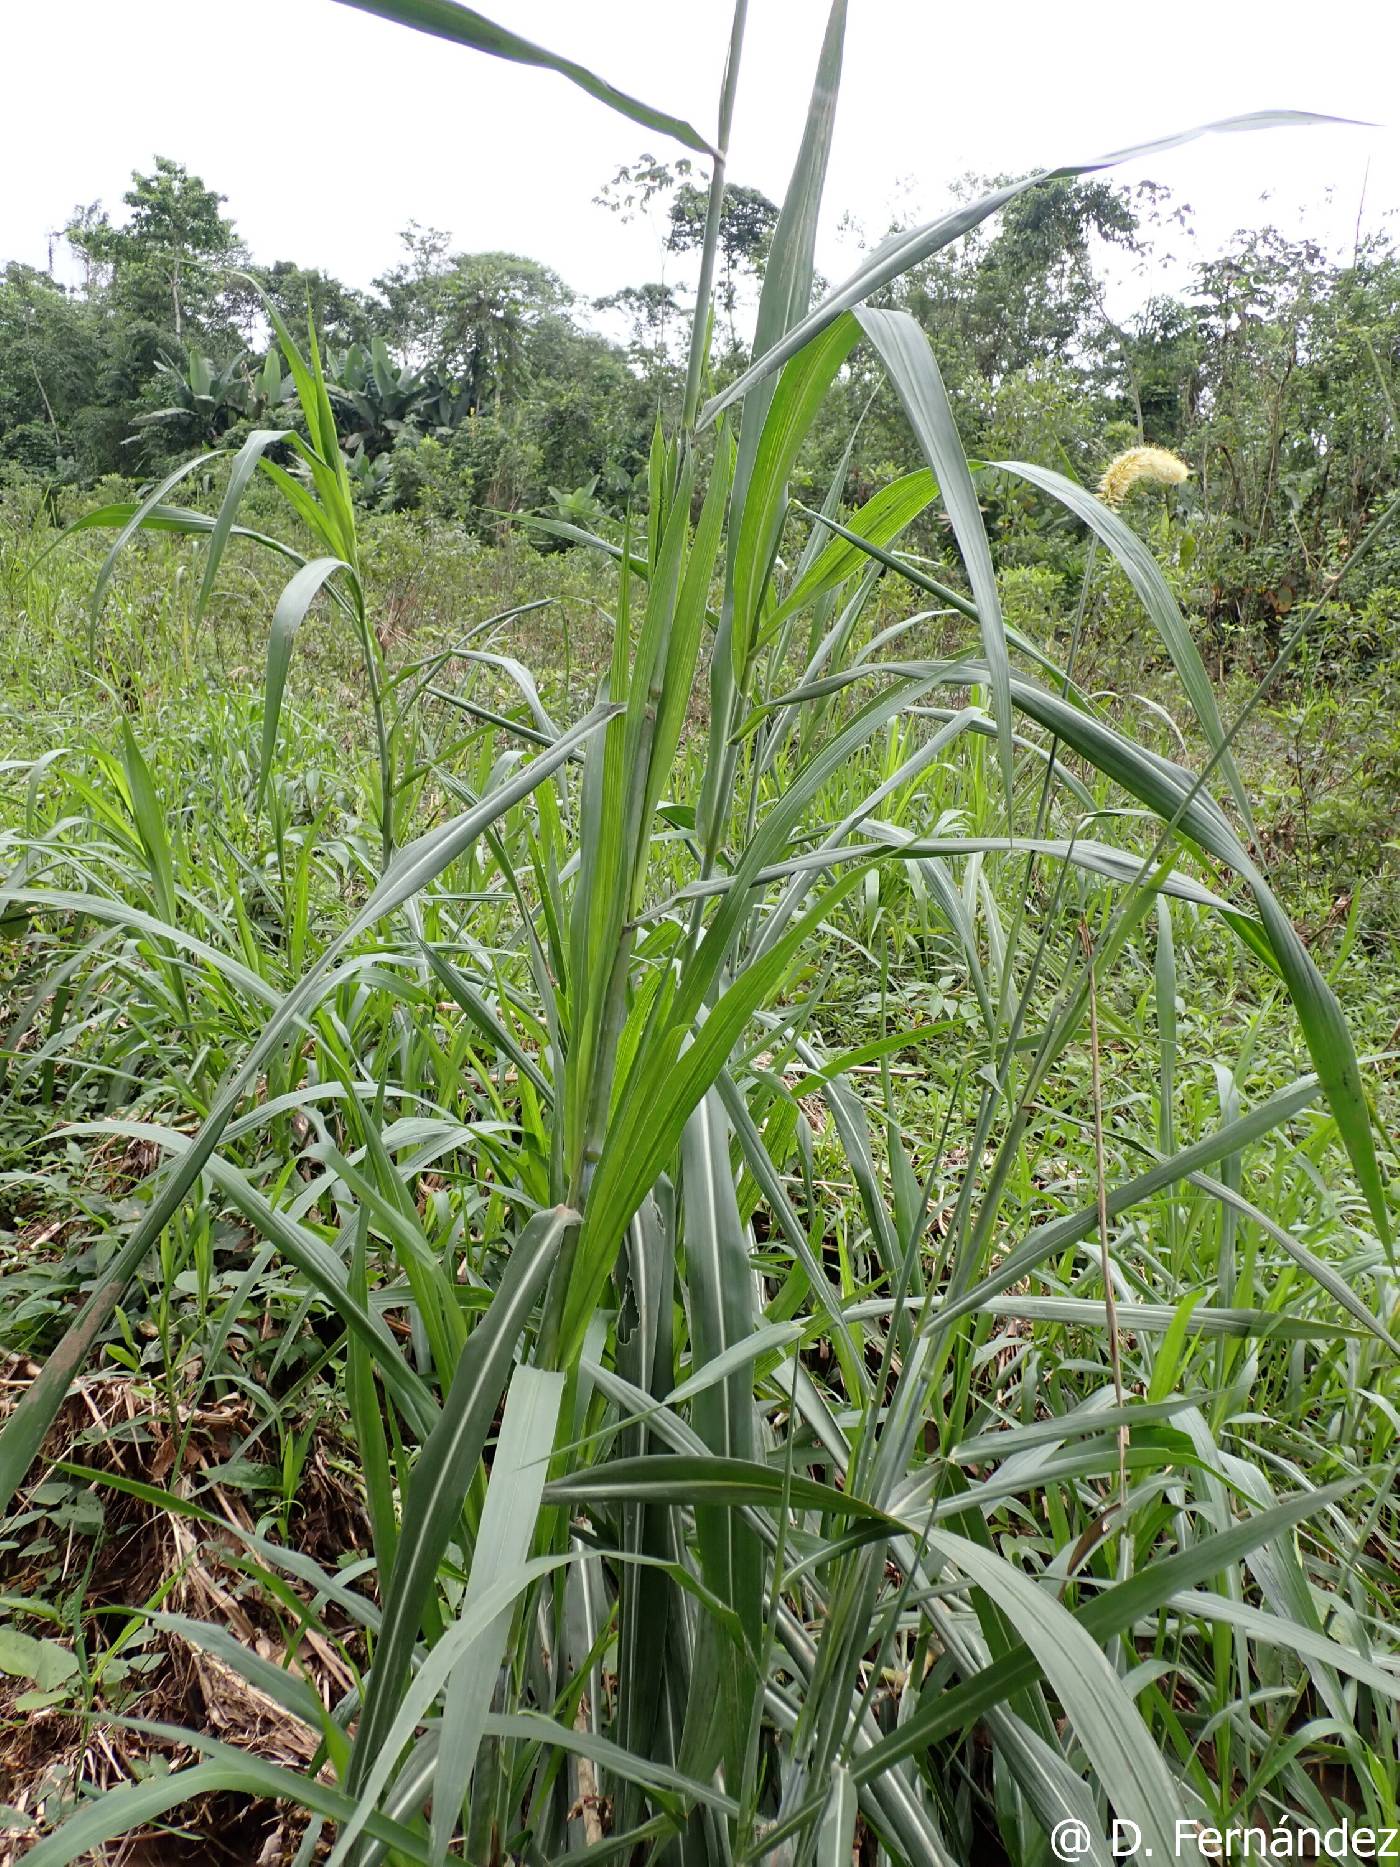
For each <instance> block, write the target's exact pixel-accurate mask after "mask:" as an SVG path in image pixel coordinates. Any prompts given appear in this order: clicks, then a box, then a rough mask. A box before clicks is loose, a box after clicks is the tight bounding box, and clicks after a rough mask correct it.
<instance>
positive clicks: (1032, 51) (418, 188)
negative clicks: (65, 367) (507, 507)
mask: <svg viewBox="0 0 1400 1867" xmlns="http://www.w3.org/2000/svg"><path fill="white" fill-rule="evenodd" d="M483 9H484V10H485V11H487V12H488V13H491V14H493V15H495V16H496V17H498V18H499V19H500V20H501V21H502V22H503V23H506V24H509V25H510V26H512V27H513V28H514V29H515V30H517V31H518V32H521V33H524V34H526V35H527V36H529V37H531V38H534V39H536V40H538V41H540V42H542V43H544V44H546V45H548V46H550V47H551V48H552V49H555V50H558V51H561V52H566V53H569V54H571V55H573V56H575V57H577V58H578V59H580V60H581V61H582V62H585V63H588V64H591V65H592V66H593V67H594V68H595V69H596V70H598V71H600V72H602V73H603V74H604V75H605V76H607V77H608V78H609V79H611V80H612V82H613V83H615V84H617V85H619V86H620V87H621V88H623V89H625V90H629V91H631V92H633V93H634V94H636V95H639V96H641V97H644V98H646V99H647V100H648V101H649V102H651V103H653V104H655V105H657V106H659V107H661V108H664V109H667V110H670V111H671V112H673V113H674V114H676V115H678V116H682V117H687V118H689V119H690V120H691V121H692V122H694V123H695V124H696V125H697V126H699V127H700V128H702V129H708V127H709V126H710V125H711V124H712V122H713V117H714V109H715V96H716V92H717V89H718V83H719V76H720V69H721V65H722V62H723V55H724V46H725V42H726V39H727V34H728V23H729V11H730V8H729V4H728V0H683V3H682V0H496V4H495V5H494V6H493V5H492V4H491V0H483ZM0 12H3V15H4V17H3V32H0V84H3V90H0V176H3V181H0V260H4V259H24V260H28V261H29V262H31V263H33V264H39V265H42V264H43V263H44V262H45V256H46V246H47V238H48V235H49V233H50V230H52V229H55V228H59V227H61V226H62V225H63V223H64V221H65V220H66V218H67V217H68V215H69V213H70V212H71V210H72V208H73V207H74V205H75V203H78V202H86V201H91V200H93V199H95V198H99V197H100V198H101V199H102V200H103V201H104V202H105V203H106V204H107V205H108V207H109V208H110V209H112V210H113V211H114V213H115V214H116V215H117V216H120V214H121V213H122V212H123V210H122V208H121V199H120V198H121V194H122V191H123V189H124V188H125V187H126V186H127V182H128V177H129V174H130V171H131V170H132V169H133V168H137V167H145V166H149V164H150V161H151V158H152V156H153V155H155V154H156V153H160V154H162V155H168V156H171V157H173V158H175V159H176V160H178V161H181V162H183V163H185V164H186V165H187V166H188V167H189V168H191V169H193V170H195V171H197V172H198V173H199V174H201V175H202V176H203V177H204V179H205V180H206V181H207V182H209V183H210V184H211V185H213V186H215V187H217V188H218V189H219V190H220V191H221V192H222V193H224V194H225V195H227V196H228V202H229V207H228V211H229V212H230V213H231V214H232V215H233V217H234V219H235V220H236V222H237V225H238V228H239V231H240V233H241V234H242V236H243V238H244V239H245V241H246V242H247V244H248V246H249V248H250V249H251V251H252V254H253V256H254V259H255V260H256V261H260V262H263V263H267V262H270V261H272V260H274V259H281V258H287V259H296V260H298V261H299V262H301V263H302V264H305V265H315V266H320V267H323V268H325V269H326V270H328V271H330V272H332V273H334V274H336V275H337V276H339V277H341V278H343V279H346V280H348V281H350V282H351V283H354V284H360V285H363V284H368V282H369V281H370V280H371V279H372V278H373V277H374V276H375V275H376V274H377V273H379V272H381V271H383V270H384V269H385V268H386V267H387V266H389V265H390V264H392V263H393V262H394V260H395V258H396V256H397V253H398V244H397V234H398V230H399V229H400V228H401V227H403V226H404V225H405V224H406V223H407V222H408V221H409V220H410V219H415V220H417V221H419V222H421V223H422V224H424V225H427V226H433V227H440V228H443V229H444V230H446V231H447V232H449V233H450V234H451V236H452V239H453V242H454V245H455V246H457V247H460V248H463V249H477V250H482V249H488V248H498V249H507V250H511V251H515V252H520V253H524V254H527V255H530V256H531V257H534V258H537V259H542V260H544V261H546V262H547V263H548V264H550V265H552V266H554V267H555V268H556V269H557V270H558V271H559V272H560V273H562V274H563V276H564V277H565V279H566V280H567V281H568V282H569V283H570V284H571V285H573V286H574V287H576V288H577V289H578V290H580V291H582V292H584V293H587V294H589V295H590V296H592V295H599V294H602V293H605V292H608V291H612V290H615V289H616V288H617V287H619V286H621V285H624V284H627V283H636V282H639V281H641V280H643V279H647V278H654V277H657V276H658V275H659V273H660V272H661V270H662V262H661V256H660V245H659V238H658V235H657V232H656V230H655V229H654V228H647V227H645V226H633V227H631V228H626V227H623V226H621V225H619V224H618V223H617V221H616V220H615V219H614V217H612V216H610V215H608V214H606V213H605V212H604V211H603V210H602V209H600V208H597V207H595V206H593V205H592V198H593V196H594V195H595V194H596V193H597V191H598V188H599V186H600V185H601V183H602V182H603V181H605V180H606V179H607V178H608V176H609V175H610V174H611V173H612V172H613V170H615V169H616V168H617V166H618V165H619V164H620V163H622V162H626V161H630V160H632V159H633V158H635V157H636V156H637V155H638V154H639V153H640V152H641V150H642V149H644V148H650V149H651V150H652V152H653V153H655V154H657V155H659V156H664V155H667V154H669V153H674V152H673V151H670V150H668V149H667V147H666V146H665V144H664V143H663V142H662V141H661V139H659V138H657V137H656V136H655V135H654V134H653V133H652V132H649V131H646V130H644V129H642V128H641V127H639V126H637V125H634V124H632V123H630V122H628V121H626V120H625V119H623V118H620V117H616V116H614V115H612V114H611V113H610V112H609V111H607V110H606V109H605V108H604V107H603V106H602V105H600V104H597V103H595V102H594V101H593V100H592V99H591V98H589V97H587V96H586V95H585V94H584V93H582V92H580V91H577V90H576V89H574V87H572V86H571V85H569V84H568V83H567V82H566V81H565V80H563V79H562V78H558V77H555V76H554V75H552V74H548V73H543V72H538V71H524V70H520V69H518V68H516V67H513V66H510V65H507V64H504V63H502V62H501V61H499V60H494V59H486V58H482V57H480V56H478V55H477V54H474V53H472V52H469V51H466V50H465V49H462V48H458V47H453V46H448V45H445V44H443V43H442V42H440V41H438V40H435V39H430V38H426V37H423V36H422V35H420V34H416V33H412V32H408V31H405V30H404V29H403V28H400V27H396V26H392V25H389V24H386V23H385V22H383V21H381V20H379V19H376V18H373V17H371V16H368V15H365V14H362V13H359V12H356V11H354V10H352V9H351V8H348V7H345V6H342V5H338V4H335V0H123V3H122V4H120V5H114V4H112V0H67V4H66V5H64V6H62V7H60V6H57V5H53V4H43V3H42V0H41V4H40V5H37V6H32V5H31V6H19V5H17V4H16V3H15V0H8V3H7V4H4V5H3V6H0ZM825 13H826V6H825V0H751V5H750V28H749V36H748V42H747V45H746V49H745V62H744V67H743V74H742V78H741V82H740V86H739V99H738V122H737V126H736V132H735V136H734V139H733V145H732V152H731V162H730V174H731V178H732V179H735V180H738V181H742V182H747V183H749V184H751V185H754V186H756V187H759V188H762V189H763V190H765V192H767V193H768V194H770V195H772V196H774V197H775V198H778V199H780V198H781V196H782V193H783V190H784V187H785V185H786V180H787V174H788V168H789V164H790V161H791V157H792V152H793V150H794V148H795V145H796V141H797V137H798V135H799V132H800V128H801V121H802V116H803V113H804V111H805V108H806V100H807V94H808V89H809V85H810V81H811V74H812V67H813V64H814V62H815V57H816V51H817V45H818V42H819V39H820V36H821V31H822V26H823V22H824V18H825ZM1398 66H1400V4H1397V0H1343V4H1340V5H1333V6H1330V7H1318V6H1316V5H1314V4H1309V5H1308V6H1307V7H1303V6H1300V5H1297V4H1296V0H1275V3H1274V4H1271V5H1268V6H1265V5H1262V4H1259V0H1168V3H1165V4H1146V3H1145V0H1079V4H1078V5H1076V6H1074V7H1052V6H1046V5H1044V4H1043V0H1036V3H1035V4H1030V3H1029V0H1000V3H999V4H996V5H981V6H949V5H945V4H939V3H938V0H851V6H850V23H849V27H848V32H847V48H846V68H845V75H844V79H843V85H842V95H841V104H840V108H839V111H838V116H837V128H836V141H835V147H834V151H833V158H832V165H831V173H830V180H829V185H828V190H827V208H826V214H825V225H824V228H823V235H822V240H821V244H820V246H819V250H818V264H819V265H820V266H821V268H822V269H823V270H824V271H825V272H826V273H827V275H828V276H829V277H833V278H835V277H839V276H842V275H844V273H845V272H846V271H847V270H849V269H850V267H851V266H852V265H853V264H854V263H855V260H856V258H857V256H858V246H857V245H856V243H855V242H854V240H853V238H852V236H851V235H850V234H849V233H845V234H843V233H842V231H841V228H840V225H839V223H840V221H841V217H842V215H843V214H844V213H847V212H849V213H850V214H852V215H853V216H855V217H856V219H857V220H858V221H860V222H861V223H863V224H864V226H865V228H866V229H867V231H868V233H869V234H870V236H872V237H878V236H879V235H880V234H882V233H883V232H884V231H885V230H886V227H887V226H888V224H889V219H890V216H891V213H892V212H897V213H899V214H900V215H901V216H906V217H907V216H908V215H910V214H913V213H919V214H928V213H933V212H936V211H937V210H938V209H939V208H940V207H941V206H942V205H943V204H944V203H945V201H946V199H947V182H948V179H949V178H951V177H953V176H956V175H959V174H961V173H964V172H966V171H968V170H976V171H978V172H981V173H988V172H996V171H1007V172H1021V171H1024V170H1026V169H1029V168H1033V167H1039V166H1041V165H1044V164H1054V163H1058V162H1060V161H1063V160H1066V159H1068V158H1072V157H1077V156H1080V155H1086V156H1087V155H1094V154H1098V153H1100V152H1101V151H1103V150H1107V149H1114V148H1118V147H1122V146H1124V145H1126V144H1131V143H1135V142H1140V141H1144V140H1146V139H1148V138H1150V137H1152V136H1155V135H1160V134H1164V133H1167V132H1170V131H1173V130H1176V129H1181V128H1184V127H1186V126H1188V125H1191V124H1195V123H1199V122H1202V121H1205V120H1208V119H1210V118H1213V117H1219V116H1225V115H1231V114H1235V113H1239V112H1243V111H1253V110H1259V109H1265V108H1278V107H1283V108H1294V109H1307V110H1314V111H1322V112H1328V113H1335V114H1337V115H1341V116H1347V117H1359V118H1368V119H1371V120H1373V121H1375V122H1376V123H1377V124H1378V125H1379V126H1380V127H1378V128H1374V129H1342V128H1337V129H1332V128H1328V129H1311V130H1288V131H1269V132H1266V133H1261V134H1257V135H1249V136H1231V137H1211V138H1209V139H1206V140H1205V141H1203V142H1201V143H1198V144H1196V145H1194V146H1192V147H1190V148H1187V149H1184V150H1179V151H1175V152H1173V153H1171V154H1168V155H1165V156H1158V157H1155V158H1153V159H1152V160H1151V161H1150V162H1149V163H1148V164H1146V165H1145V166H1144V165H1141V164H1138V165H1134V166H1133V167H1132V168H1130V169H1127V170H1124V171H1123V173H1124V174H1125V176H1128V177H1131V176H1134V175H1136V176H1142V175H1144V174H1150V175H1151V176H1152V177H1153V179H1156V180H1160V181H1164V182H1167V183H1169V184H1170V185H1171V186H1172V187H1173V188H1174V189H1175V190H1177V192H1178V194H1179V196H1180V197H1181V198H1182V199H1183V200H1185V201H1188V202H1189V203H1190V204H1191V205H1192V207H1193V208H1194V209H1195V210H1196V220H1197V227H1198V238H1199V243H1200V246H1201V248H1202V249H1203V250H1207V249H1209V248H1211V247H1212V246H1214V245H1215V244H1217V243H1218V242H1219V241H1220V240H1221V239H1223V238H1225V237H1227V236H1228V235H1229V233H1230V232H1231V231H1232V230H1233V229H1234V228H1236V227H1239V226H1242V225H1246V224H1251V223H1258V222H1259V221H1261V220H1264V219H1270V218H1271V219H1273V220H1275V221H1276V222H1277V223H1278V224H1280V225H1282V226H1283V227H1285V228H1286V229H1288V230H1289V231H1292V232H1300V231H1303V232H1307V233H1310V234H1312V235H1313V236H1314V237H1318V238H1321V239H1323V240H1324V241H1326V242H1327V243H1329V244H1331V245H1332V246H1333V247H1334V248H1349V247H1350V243H1351V239H1352V233H1353V229H1354V227H1355V225H1356V222H1357V217H1358V211H1360V212H1361V213H1362V216H1363V223H1364V225H1365V226H1366V227H1369V228H1374V227H1376V226H1378V225H1380V224H1382V223H1383V221H1384V220H1385V218H1386V217H1387V216H1390V215H1393V214H1394V213H1395V212H1396V210H1397V209H1400V130H1398V129H1397V125H1396V120H1397V118H1400V102H1397V97H1396V84H1395V78H1396V71H1397V67H1398ZM1266 194H1267V195H1269V196H1270V199H1269V200H1268V202H1267V204H1261V197H1262V196H1264V195H1266ZM1363 198H1364V206H1363ZM1179 282H1180V281H1179V279H1164V280H1163V281H1162V283H1164V284H1176V283H1179Z"/></svg>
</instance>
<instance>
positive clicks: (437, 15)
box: [339, 0, 715, 155]
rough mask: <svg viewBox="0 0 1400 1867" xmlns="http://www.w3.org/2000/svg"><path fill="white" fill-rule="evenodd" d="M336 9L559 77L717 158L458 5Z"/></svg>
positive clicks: (563, 62)
mask: <svg viewBox="0 0 1400 1867" xmlns="http://www.w3.org/2000/svg"><path fill="white" fill-rule="evenodd" d="M339 4H340V5H341V6H353V7H356V8H358V9H359V11H360V12H362V13H373V14H375V15H376V16H377V17H378V18H379V19H387V20H392V21H393V22H394V23H395V24H396V25H399V26H411V27H412V28H413V30H414V31H415V32H426V33H431V34H433V36H434V37H435V38H438V39H449V40H451V41H452V42H453V43H454V44H456V45H465V46H470V47H471V49H472V50H473V51H476V52H485V53H487V54H488V55H489V56H490V57H492V58H504V59H509V60H510V62H511V63H512V64H516V65H535V66H538V67H539V68H540V69H542V70H544V71H557V72H558V73H559V75H560V76H561V77H564V78H567V79H568V80H569V82H570V83H571V84H576V85H578V87H579V89H580V90H583V91H587V93H588V94H589V96H590V97H596V98H597V99H598V101H599V103H602V104H606V105H607V106H608V108H609V110H615V111H617V112H618V113H619V115H621V116H624V117H630V118H631V120H632V121H633V123H640V124H641V125H642V126H643V128H645V129H649V130H656V131H658V132H659V133H660V134H661V135H663V136H669V137H672V138H673V139H674V140H675V141H676V142H678V143H683V144H684V145H685V147H686V148H687V149H696V150H699V151H700V153H701V154H702V155H714V154H715V150H714V149H713V148H712V147H711V145H710V143H709V142H708V141H707V140H706V139H705V138H704V137H703V136H702V135H701V134H700V132H699V131H698V130H697V129H694V128H692V127H691V125H690V124H689V123H685V122H683V121H682V120H681V119H680V118H679V117H673V116H670V115H669V114H668V113H667V112H666V111H664V110H657V109H655V108H654V107H653V106H652V105H650V104H644V103H642V102H641V100H640V99H639V98H636V97H629V96H628V94H627V93H626V91H619V90H618V89H617V88H616V86H615V85H611V84H609V83H608V82H607V80H606V79H605V78H600V77H599V76H598V75H597V73H596V72H592V71H589V70H588V68H587V67H586V66H584V65H578V64H575V63H574V61H573V60H572V59H570V58H563V57H561V56H560V55H559V53H557V52H547V51H546V50H545V48H544V47H543V46H542V45H533V44H532V43H531V42H530V40H528V39H522V38H521V37H520V35H519V34H518V33H514V32H511V31H509V30H508V29H507V28H506V27H504V26H498V25H496V23H495V22H494V21H493V20H489V19H487V18H485V16H484V15H483V14H481V13H477V12H475V11H473V9H472V8H471V7H468V6H460V5H458V4H457V0H339Z"/></svg>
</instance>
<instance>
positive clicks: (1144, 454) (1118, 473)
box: [1099, 447, 1191, 506]
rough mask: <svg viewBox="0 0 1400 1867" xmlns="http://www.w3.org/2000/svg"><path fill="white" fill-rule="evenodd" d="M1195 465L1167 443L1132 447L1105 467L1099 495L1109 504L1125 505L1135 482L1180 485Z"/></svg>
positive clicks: (1188, 476)
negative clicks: (1190, 464)
mask: <svg viewBox="0 0 1400 1867" xmlns="http://www.w3.org/2000/svg"><path fill="white" fill-rule="evenodd" d="M1190 477H1191V469H1190V468H1189V467H1188V466H1187V464H1186V462H1185V461H1184V460H1179V459H1178V458H1177V456H1176V455H1175V454H1173V453H1171V452H1169V451H1168V449H1166V448H1165V447H1130V448H1129V449H1128V451H1127V452H1126V453H1125V454H1118V455H1117V456H1115V458H1114V459H1112V460H1110V461H1109V463H1108V465H1107V466H1106V467H1105V468H1104V471H1103V477H1102V479H1101V480H1100V481H1099V497H1100V499H1102V500H1103V502H1104V504H1105V505H1107V506H1121V505H1122V503H1123V501H1124V500H1125V499H1126V498H1127V496H1128V494H1129V493H1130V492H1131V491H1132V490H1133V488H1134V487H1135V486H1139V485H1142V484H1143V483H1144V482H1145V483H1146V484H1147V485H1149V486H1180V484H1181V482H1182V481H1183V480H1189V479H1190Z"/></svg>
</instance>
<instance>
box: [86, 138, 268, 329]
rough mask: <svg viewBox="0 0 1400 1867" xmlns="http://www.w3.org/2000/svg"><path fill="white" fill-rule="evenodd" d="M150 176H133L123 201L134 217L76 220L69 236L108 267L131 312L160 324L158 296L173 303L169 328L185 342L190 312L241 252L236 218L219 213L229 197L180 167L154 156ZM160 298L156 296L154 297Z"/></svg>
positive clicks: (207, 299) (207, 298) (205, 300)
mask: <svg viewBox="0 0 1400 1867" xmlns="http://www.w3.org/2000/svg"><path fill="white" fill-rule="evenodd" d="M155 161H156V165H155V168H154V170H153V171H152V172H151V173H150V174H149V175H142V174H140V173H139V172H135V173H133V175H132V185H131V187H130V188H129V189H128V190H127V192H126V193H125V194H124V195H123V196H122V199H123V201H124V202H125V203H126V205H127V207H128V208H130V210H131V213H130V215H129V217H128V219H127V221H126V222H125V224H124V225H122V226H120V227H117V226H113V224H112V222H111V221H110V220H109V219H108V217H107V216H106V215H105V214H99V215H97V216H87V217H84V218H75V219H74V220H73V221H71V222H70V224H69V228H68V237H69V239H70V240H71V242H72V244H73V245H74V246H75V247H76V248H77V249H78V251H79V252H80V253H82V254H84V255H85V256H86V257H87V258H88V259H90V260H91V261H93V262H94V263H96V264H98V265H102V266H107V267H110V268H111V270H112V274H113V280H112V283H113V287H114V289H115V291H116V293H117V295H118V297H119V299H120V300H121V302H122V303H123V304H124V305H125V306H126V307H127V308H129V309H131V308H138V307H139V308H140V310H141V311H143V312H144V314H145V315H146V316H147V317H149V318H150V319H151V321H152V322H160V321H161V315H162V314H161V313H160V312H159V311H158V309H157V303H158V301H159V299H168V302H169V305H170V314H171V317H170V329H171V330H172V331H173V333H174V336H175V339H176V341H177V342H183V340H184V335H185V326H186V323H187V322H188V320H189V318H190V316H191V314H192V313H194V314H196V315H198V314H199V313H200V312H202V311H203V310H205V309H206V308H207V307H208V306H209V305H210V303H211V302H212V301H213V300H214V298H215V297H216V296H217V294H218V292H219V289H220V283H221V282H220V281H219V280H217V279H216V278H215V277H214V276H213V268H214V267H216V266H217V265H220V264H225V265H226V264H227V263H228V262H229V261H230V260H231V259H232V258H233V257H234V255H235V254H236V253H237V252H238V251H239V246H238V236H237V233H236V232H235V229H234V226H233V223H232V221H229V220H226V219H225V218H224V216H223V215H222V214H221V213H220V212H219V210H220V208H221V207H222V206H223V204H224V201H225V198H226V197H225V196H223V195H221V194H216V193H215V192H214V191H213V189H212V188H207V187H206V186H205V184H204V183H203V181H201V179H200V178H199V176H197V175H191V174H190V173H189V172H188V170H187V169H185V168H184V166H183V165H182V164H181V163H179V162H172V161H171V160H170V159H169V157H167V156H157V157H156V159H155ZM157 295H158V297H157Z"/></svg>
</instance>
